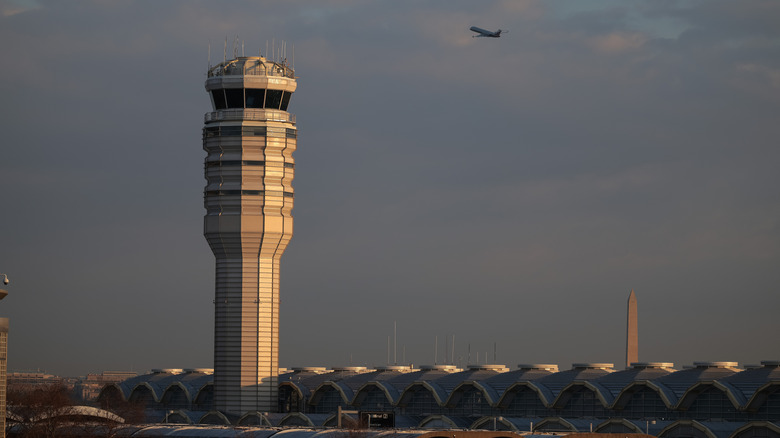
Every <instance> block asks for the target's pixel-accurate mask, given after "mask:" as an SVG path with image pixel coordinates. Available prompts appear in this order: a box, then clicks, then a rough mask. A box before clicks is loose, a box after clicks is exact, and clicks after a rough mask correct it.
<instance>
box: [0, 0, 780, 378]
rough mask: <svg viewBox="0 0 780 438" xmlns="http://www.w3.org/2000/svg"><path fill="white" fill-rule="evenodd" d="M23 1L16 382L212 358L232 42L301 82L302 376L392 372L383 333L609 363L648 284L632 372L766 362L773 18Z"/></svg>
mask: <svg viewBox="0 0 780 438" xmlns="http://www.w3.org/2000/svg"><path fill="white" fill-rule="evenodd" d="M19 5H27V6H29V5H30V4H26V3H25V4H23V3H19V2H15V3H14V2H5V3H2V4H0V8H2V11H3V17H2V18H0V20H1V21H2V24H1V25H0V39H2V40H3V41H7V42H9V43H7V44H5V45H3V47H2V49H0V50H1V51H0V54H2V57H3V59H5V60H6V63H5V64H4V65H6V66H7V67H6V68H4V69H3V70H2V71H0V87H2V88H0V93H2V96H3V99H2V101H1V102H2V103H0V116H2V120H3V121H2V126H3V131H4V140H3V146H2V148H0V197H1V198H2V200H3V204H4V206H5V208H4V209H3V214H2V215H0V242H2V243H1V244H0V271H2V272H5V273H7V274H8V275H9V276H10V277H11V278H12V281H13V283H12V284H11V286H13V287H12V288H11V289H10V290H11V295H10V296H9V297H8V298H7V299H6V300H4V301H3V303H2V305H3V308H4V309H5V310H4V312H2V313H3V314H4V315H8V316H10V317H11V333H12V335H11V341H10V342H11V344H10V346H11V347H10V348H11V355H12V356H11V357H12V359H11V360H10V367H11V369H30V368H45V369H47V370H50V371H53V372H60V373H63V374H83V373H85V372H88V371H99V370H102V369H120V368H128V367H130V366H133V367H135V368H136V369H147V368H151V367H165V366H180V367H190V366H192V367H195V366H209V365H210V364H211V360H212V358H211V354H212V353H211V337H212V334H211V333H212V324H213V321H212V318H213V316H212V312H211V306H212V304H211V300H212V295H213V259H212V256H211V254H210V251H209V249H208V246H207V245H206V243H205V240H204V239H203V237H202V235H201V220H202V219H201V217H202V215H203V208H202V199H201V196H202V194H201V193H202V192H201V191H202V187H203V185H204V180H203V177H202V161H203V151H202V150H201V144H200V142H201V140H200V129H201V126H202V115H203V113H204V112H206V111H208V109H209V108H208V99H207V95H206V93H205V91H204V90H203V80H204V78H205V71H206V67H207V64H208V62H209V59H208V58H209V55H208V52H209V46H210V48H211V49H210V52H211V62H212V63H216V62H218V61H219V60H221V59H222V52H223V48H224V45H225V40H227V42H228V43H227V52H228V56H231V55H232V52H233V41H234V38H235V37H236V35H238V37H239V41H243V42H244V47H245V51H246V53H247V54H256V53H257V51H258V50H262V51H263V52H265V47H266V40H268V41H269V43H270V42H271V41H272V40H275V41H280V40H286V41H287V42H288V52H290V53H288V55H292V53H291V52H292V45H293V43H294V46H295V49H294V51H295V66H296V73H297V74H298V75H299V76H300V81H299V88H298V92H297V93H296V95H295V96H294V99H293V102H292V104H291V111H292V112H294V113H295V114H296V115H297V117H298V121H299V128H300V139H299V150H298V151H297V152H296V155H295V156H296V161H297V164H296V169H297V172H296V179H295V183H294V185H295V189H296V206H295V210H294V215H295V220H296V223H295V227H296V231H295V237H294V238H293V240H292V242H291V245H290V247H289V249H288V250H287V253H286V254H285V256H284V258H283V261H282V274H283V278H282V293H283V296H282V319H281V321H282V335H281V336H282V356H281V361H282V364H283V365H288V366H293V365H295V366H297V365H328V366H331V365H344V364H347V362H349V361H350V360H351V361H352V362H353V363H355V364H364V363H365V364H368V365H378V364H381V363H383V362H384V361H385V359H386V356H385V355H386V342H387V339H386V337H387V335H389V334H390V333H391V330H392V323H393V321H398V322H399V344H402V345H403V346H404V348H405V358H406V360H407V361H412V362H414V363H417V364H419V363H422V362H431V361H433V359H434V358H433V343H434V339H435V337H437V336H438V340H439V352H440V356H442V357H440V358H439V359H438V360H439V361H442V360H443V353H442V352H443V350H444V342H445V341H444V339H445V338H447V339H450V337H451V336H452V335H453V334H454V335H455V337H456V341H455V342H456V344H455V345H456V357H461V358H462V361H463V362H465V361H467V360H468V359H469V357H468V356H469V353H468V351H469V346H470V349H471V352H472V354H471V360H472V361H475V359H476V354H477V353H478V352H479V353H480V357H481V359H480V360H481V361H484V355H485V353H487V354H488V356H489V357H488V359H489V360H490V361H492V360H493V348H494V344H496V345H498V349H497V351H498V355H497V357H496V360H497V361H499V362H502V363H506V364H507V365H510V366H513V365H515V364H516V363H519V362H553V363H559V364H560V365H561V366H562V367H566V366H568V364H570V363H571V362H575V361H608V362H609V361H613V362H616V363H617V364H619V363H620V361H621V360H622V357H623V351H622V348H623V343H624V338H623V329H624V319H625V317H624V310H625V309H624V307H625V299H626V296H627V293H628V290H629V289H630V288H635V289H636V291H637V293H638V296H639V302H640V318H641V320H640V335H641V337H640V341H641V343H640V345H642V349H641V351H640V358H641V359H642V360H668V361H674V362H676V363H677V364H678V365H679V366H681V365H683V364H687V363H690V362H692V361H693V360H710V359H713V360H714V359H718V360H738V361H741V362H758V361H759V360H762V359H772V357H769V356H767V355H770V356H771V354H772V352H771V351H768V349H767V346H766V345H765V343H764V342H763V341H762V340H761V339H760V337H757V336H756V335H757V333H759V332H763V331H767V330H770V331H771V330H777V329H778V328H780V327H778V326H777V322H776V321H775V319H776V318H774V317H773V313H772V312H773V309H776V308H778V305H780V302H778V298H777V296H776V294H772V293H771V291H772V290H773V289H772V287H773V285H774V284H777V280H778V274H777V269H776V266H777V264H778V243H779V242H778V235H779V230H780V228H779V227H778V217H780V215H779V214H778V213H780V211H778V210H779V208H778V205H780V203H779V202H778V196H777V190H776V189H775V188H776V187H777V185H778V177H777V176H776V172H775V170H774V167H775V163H777V162H778V158H780V157H778V152H777V148H776V146H775V143H776V140H775V139H776V138H777V137H778V128H777V126H776V125H777V124H776V121H775V118H776V117H775V115H776V114H777V110H778V104H780V92H779V91H778V90H779V89H780V79H778V78H780V66H778V61H777V57H776V56H775V54H776V50H777V36H778V35H777V33H778V32H780V31H779V30H778V29H777V27H776V26H774V25H772V23H774V22H776V18H777V13H778V11H777V6H776V5H775V4H774V3H772V2H762V1H747V2H739V3H732V2H706V3H696V2H655V1H654V2H630V3H625V2H617V3H615V2H604V3H603V4H599V5H595V4H594V6H589V7H586V8H583V7H582V6H581V5H578V4H576V3H568V2H567V3H560V4H556V5H551V4H549V3H547V2H533V1H528V2H488V3H474V2H465V1H464V2H450V1H448V2H427V3H424V4H419V2H370V3H366V2H353V1H336V0H334V1H330V2H319V3H317V4H309V3H307V2H289V1H288V2H263V3H262V4H257V3H254V2H231V3H227V4H219V5H215V4H212V3H209V2H192V1H188V2H179V1H170V2H165V3H159V2H143V1H142V2H124V1H117V2H105V1H100V2H97V1H95V2H89V1H77V2H65V3H63V2H55V1H51V2H46V1H40V2H38V3H37V4H34V5H33V6H36V7H34V8H21V9H19V8H16V9H14V11H17V9H19V10H18V11H17V12H15V13H10V12H8V11H10V10H11V9H12V8H11V6H14V7H16V6H19ZM473 24H476V25H480V26H483V27H501V28H506V29H509V31H510V33H509V34H507V35H506V36H502V38H501V39H499V40H491V41H485V39H479V38H471V36H470V35H469V34H470V32H468V26H470V25H473ZM237 50H240V45H239V46H238V47H237ZM755 303H760V305H758V306H757V305H755ZM727 322H728V323H727ZM60 327H67V330H61V329H59V328H60ZM323 327H325V328H327V329H326V330H323ZM448 342H449V341H448ZM96 346H99V348H97V347H96ZM399 354H400V352H399ZM399 359H400V358H399Z"/></svg>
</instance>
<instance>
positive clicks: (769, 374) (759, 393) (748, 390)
mask: <svg viewBox="0 0 780 438" xmlns="http://www.w3.org/2000/svg"><path fill="white" fill-rule="evenodd" d="M717 383H718V384H719V385H721V386H722V387H723V388H724V389H725V390H727V391H729V393H731V394H732V395H733V398H734V399H735V400H737V401H738V403H739V406H741V407H742V408H743V409H748V410H750V409H756V408H757V407H758V406H759V405H761V404H762V403H763V401H764V400H765V399H766V397H767V394H768V393H769V392H773V391H775V390H777V389H776V388H780V361H776V360H765V361H761V366H760V367H750V368H748V369H746V370H744V371H742V372H739V373H736V374H732V375H730V376H728V377H724V378H722V379H720V380H718V381H717Z"/></svg>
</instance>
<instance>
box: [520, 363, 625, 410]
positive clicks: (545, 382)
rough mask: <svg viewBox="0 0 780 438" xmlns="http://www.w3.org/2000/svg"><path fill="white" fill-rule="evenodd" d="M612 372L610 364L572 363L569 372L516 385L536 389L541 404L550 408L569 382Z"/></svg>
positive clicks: (592, 378)
mask: <svg viewBox="0 0 780 438" xmlns="http://www.w3.org/2000/svg"><path fill="white" fill-rule="evenodd" d="M614 371H615V370H614V369H613V364H611V363H602V362H596V363H574V364H572V367H571V369H570V370H566V371H560V372H557V373H553V374H550V375H547V376H544V377H540V378H538V379H536V380H533V381H530V382H527V383H526V382H518V384H525V385H528V386H531V387H532V388H534V389H536V390H537V391H538V392H539V396H540V398H541V399H542V402H543V403H544V404H545V405H547V406H548V407H551V406H552V404H553V403H554V401H555V399H556V398H557V397H558V394H560V393H561V391H562V390H563V389H564V388H566V387H567V386H568V385H569V384H570V383H571V382H573V381H575V380H577V381H583V382H584V381H589V380H595V379H597V378H599V377H602V376H605V375H607V374H609V373H612V372H614Z"/></svg>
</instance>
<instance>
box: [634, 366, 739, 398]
mask: <svg viewBox="0 0 780 438" xmlns="http://www.w3.org/2000/svg"><path fill="white" fill-rule="evenodd" d="M737 366H738V364H737V362H694V364H693V367H690V368H685V369H683V370H681V371H677V372H674V373H670V374H667V375H665V376H661V377H658V378H656V379H653V380H651V381H650V382H649V383H651V384H652V386H653V387H654V388H657V389H658V390H659V391H660V392H661V393H662V394H661V396H662V398H663V399H664V402H668V403H669V405H668V406H669V407H673V406H676V405H677V404H678V403H679V402H680V400H681V399H682V397H683V396H684V395H685V393H686V392H687V391H688V390H689V389H690V388H691V387H692V386H694V385H695V384H697V383H699V382H714V381H715V380H718V379H722V378H725V377H728V376H731V375H733V374H736V373H737V372H739V371H741V370H740V369H738V368H737Z"/></svg>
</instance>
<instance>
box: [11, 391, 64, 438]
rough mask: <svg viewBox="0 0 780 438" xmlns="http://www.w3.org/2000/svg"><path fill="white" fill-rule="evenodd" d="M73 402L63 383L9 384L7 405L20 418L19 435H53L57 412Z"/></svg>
mask: <svg viewBox="0 0 780 438" xmlns="http://www.w3.org/2000/svg"><path fill="white" fill-rule="evenodd" d="M71 406H73V400H72V399H71V398H70V391H69V390H68V388H66V387H65V385H62V384H50V385H14V386H11V387H9V388H8V397H7V409H8V410H9V411H10V412H12V413H13V414H14V415H15V416H16V417H17V418H18V419H19V432H20V436H21V438H54V437H55V436H56V431H57V428H58V427H59V426H60V425H61V423H62V417H61V415H60V413H61V412H62V411H63V409H65V408H68V407H71Z"/></svg>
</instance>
